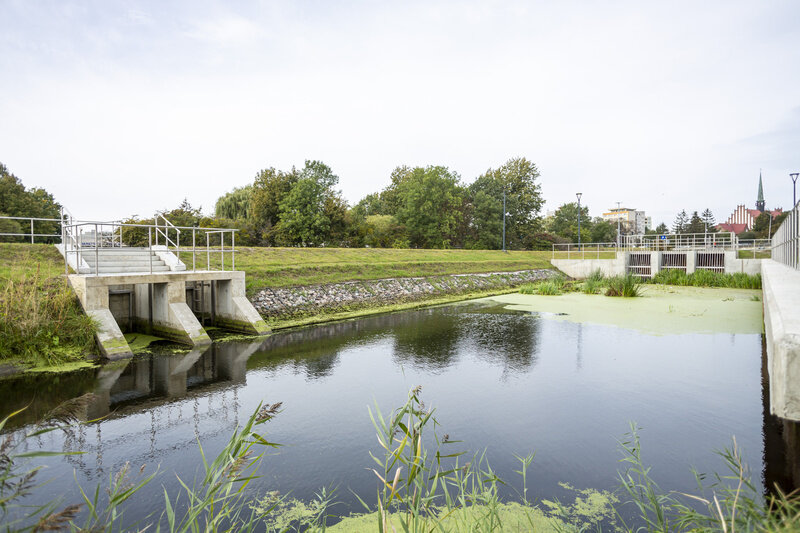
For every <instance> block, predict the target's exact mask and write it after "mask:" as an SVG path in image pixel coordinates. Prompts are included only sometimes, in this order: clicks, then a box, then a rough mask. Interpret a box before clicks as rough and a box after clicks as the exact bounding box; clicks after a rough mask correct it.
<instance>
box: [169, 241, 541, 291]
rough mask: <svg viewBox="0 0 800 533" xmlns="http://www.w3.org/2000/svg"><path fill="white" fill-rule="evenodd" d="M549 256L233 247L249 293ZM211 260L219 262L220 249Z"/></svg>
mask: <svg viewBox="0 0 800 533" xmlns="http://www.w3.org/2000/svg"><path fill="white" fill-rule="evenodd" d="M551 255H552V253H551V252H549V251H536V252H528V251H513V252H507V253H503V252H502V251H500V250H395V249H390V248H252V247H242V248H237V252H236V268H237V269H239V270H244V271H245V272H246V273H247V292H248V294H251V295H252V294H253V293H255V292H257V291H259V290H261V289H265V288H280V287H294V286H301V285H319V284H325V283H340V282H343V281H362V280H372V279H384V278H400V277H403V278H405V277H424V276H443V275H448V274H474V273H479V272H513V271H517V270H528V269H535V268H553V266H552V265H551V264H550V257H551ZM181 259H182V260H183V261H184V262H187V264H190V263H191V256H189V257H186V256H184V255H183V254H181ZM200 259H201V257H200V256H199V255H198V259H197V260H198V261H200ZM202 260H203V261H205V257H202ZM214 261H217V262H219V255H218V254H217V256H216V257H212V264H213V263H214ZM226 261H230V257H226ZM198 265H200V263H198Z"/></svg>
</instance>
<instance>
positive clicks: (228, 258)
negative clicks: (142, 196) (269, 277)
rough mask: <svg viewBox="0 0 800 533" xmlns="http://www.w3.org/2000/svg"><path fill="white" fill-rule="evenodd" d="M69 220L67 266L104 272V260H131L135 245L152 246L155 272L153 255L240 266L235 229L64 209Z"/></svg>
mask: <svg viewBox="0 0 800 533" xmlns="http://www.w3.org/2000/svg"><path fill="white" fill-rule="evenodd" d="M161 218H162V219H163V216H162V217H161ZM64 220H65V222H64V224H63V226H62V228H63V231H62V236H61V241H62V246H63V252H64V269H65V272H68V270H69V267H70V266H71V267H72V268H73V270H75V271H76V272H79V273H81V274H94V275H100V274H101V273H102V272H101V271H100V269H101V268H102V266H103V265H102V264H101V263H102V262H103V261H111V262H112V263H114V264H115V265H116V264H117V263H119V262H124V261H126V260H129V259H130V255H131V253H132V249H133V248H139V249H145V250H147V252H148V253H147V258H148V259H147V261H148V268H147V271H148V272H149V273H153V272H154V268H153V267H154V265H153V256H154V255H156V257H157V259H156V260H158V258H160V259H161V260H163V261H165V263H166V264H167V266H169V267H170V270H176V269H177V270H184V269H185V270H189V271H198V270H223V271H225V270H236V237H235V235H236V231H238V230H236V229H229V228H201V227H180V226H175V225H173V224H171V223H169V221H168V220H166V219H163V220H158V219H157V223H154V224H131V223H124V222H102V221H75V220H74V219H73V218H72V217H71V216H69V215H65V217H64ZM165 222H166V223H165ZM162 252H170V253H171V254H165V253H162ZM126 256H127V257H126ZM203 256H205V257H203ZM173 257H174V259H172V258H173ZM101 259H102V260H103V261H101ZM115 259H119V261H115ZM203 259H205V261H203ZM167 261H173V262H174V264H169V263H167ZM203 267H205V268H203ZM228 267H229V268H228ZM120 271H123V270H122V269H121V270H120Z"/></svg>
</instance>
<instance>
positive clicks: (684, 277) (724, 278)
mask: <svg viewBox="0 0 800 533" xmlns="http://www.w3.org/2000/svg"><path fill="white" fill-rule="evenodd" d="M650 283H659V284H662V285H680V286H684V287H689V286H691V287H726V288H729V289H760V288H761V274H755V275H752V276H751V275H749V274H745V273H743V272H735V273H733V274H725V273H723V272H714V271H713V270H705V269H698V270H695V271H694V273H692V274H686V272H684V271H683V270H678V269H664V270H661V271H659V272H658V273H657V274H656V275H655V276H653V277H652V278H651V279H650Z"/></svg>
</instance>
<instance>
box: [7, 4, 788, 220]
mask: <svg viewBox="0 0 800 533" xmlns="http://www.w3.org/2000/svg"><path fill="white" fill-rule="evenodd" d="M798 21H800V2H798V1H796V0H787V1H768V0H764V1H752V0H748V1H741V2H737V1H719V2H715V1H703V2H698V1H696V0H691V1H669V2H665V1H658V2H644V1H641V0H636V1H630V2H623V1H620V2H614V1H608V2H605V1H603V2H600V1H583V2H579V1H564V0H559V1H557V2H555V1H548V2H545V1H541V2H533V1H530V2H522V1H521V2H514V1H498V2H490V1H475V2H436V1H431V0H425V1H419V2H416V1H403V2H396V1H395V2H329V1H318V2H317V1H306V2H303V1H293V2H290V1H285V2H213V1H203V0H193V1H191V2H188V1H187V2H162V1H153V2H136V1H125V2H122V1H119V2H114V1H106V0H97V1H95V2H69V1H63V0H57V1H56V0H54V1H51V2H46V1H34V0H18V1H17V0H0V74H1V76H0V80H1V81H0V162H3V163H5V165H6V166H7V167H8V168H9V170H11V171H12V172H13V173H14V174H16V175H17V176H18V177H20V178H21V179H22V180H23V183H24V184H25V185H26V186H30V187H33V186H38V187H44V188H46V189H47V190H48V191H50V192H52V193H53V194H54V195H55V196H56V198H57V200H59V201H60V202H61V203H63V204H64V205H65V206H66V207H68V208H69V209H70V210H71V211H72V212H73V213H74V214H75V216H77V217H78V218H83V219H112V218H113V219H116V218H120V217H123V216H128V215H133V214H137V215H140V216H150V215H152V214H153V212H154V211H156V210H160V209H167V208H173V207H176V206H177V205H178V203H179V202H180V201H181V200H182V199H183V198H184V197H186V198H188V199H189V201H190V202H191V203H192V204H194V205H201V206H202V207H203V209H204V210H205V211H207V212H210V211H212V210H213V205H214V202H215V201H216V199H217V198H218V197H219V196H220V195H222V194H223V193H225V192H226V191H229V190H231V189H232V188H233V187H236V186H242V185H246V184H248V183H250V182H252V179H253V177H254V175H255V174H256V172H257V171H258V170H259V169H262V168H266V167H276V168H281V169H288V168H290V167H291V166H292V165H296V166H302V165H303V161H304V160H305V159H320V160H322V161H324V162H325V163H327V164H328V165H330V166H331V167H332V168H333V170H334V172H336V174H338V175H339V177H340V182H339V186H340V188H341V190H342V193H343V195H344V196H345V198H347V200H348V201H350V202H351V203H355V202H357V201H358V200H359V199H360V198H361V197H363V196H364V195H366V194H368V193H370V192H375V191H378V190H380V189H382V188H383V187H385V186H386V185H387V184H388V182H389V174H390V172H391V170H392V169H393V168H394V167H396V166H398V165H402V164H405V165H412V166H416V165H423V166H424V165H433V164H435V165H445V166H447V167H449V168H450V169H452V170H455V171H456V172H458V173H459V174H460V175H461V177H462V179H463V180H464V181H465V182H467V183H469V182H471V181H472V180H474V179H475V178H476V177H477V176H478V175H479V174H481V173H482V172H484V171H485V170H486V169H487V168H489V167H497V166H499V165H501V164H503V162H505V161H506V160H507V159H509V158H511V157H515V156H524V157H527V158H529V159H530V160H532V161H534V162H535V163H536V164H537V165H538V167H539V170H540V172H541V185H542V191H543V194H544V197H545V199H546V201H547V204H546V206H545V209H546V210H551V209H555V208H557V207H558V206H559V205H560V204H562V203H565V202H570V201H574V199H575V193H576V192H579V191H580V192H582V193H583V202H584V203H585V204H587V205H589V207H590V210H591V213H592V215H599V214H600V213H601V212H602V211H604V210H606V209H608V208H610V207H612V206H614V205H615V202H616V201H621V202H623V204H624V205H625V206H630V207H635V208H638V209H643V210H645V211H646V212H647V213H648V214H649V215H652V216H653V220H654V222H655V223H658V222H660V221H665V222H667V223H671V222H672V220H673V219H674V216H675V213H676V212H677V211H678V210H680V209H686V210H687V211H689V212H691V211H693V210H702V209H704V208H706V207H709V208H711V209H712V210H713V211H714V213H715V215H716V217H717V220H718V221H723V220H724V219H725V218H726V217H727V216H728V214H729V213H730V212H731V211H732V210H733V208H734V207H735V206H736V205H737V204H739V203H746V204H747V205H748V206H749V207H755V198H756V191H757V185H758V173H759V169H760V168H763V175H764V192H765V196H766V201H767V206H768V207H789V206H790V204H791V193H792V189H791V180H790V178H789V176H788V173H789V172H792V171H800V68H799V67H800V24H798Z"/></svg>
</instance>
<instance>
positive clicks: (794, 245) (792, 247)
mask: <svg viewBox="0 0 800 533" xmlns="http://www.w3.org/2000/svg"><path fill="white" fill-rule="evenodd" d="M798 209H800V202H798V203H797V204H796V205H795V206H794V208H792V210H791V211H789V214H788V215H787V216H786V218H785V219H784V220H783V222H781V225H780V227H779V228H778V230H777V231H776V232H775V234H774V235H773V236H772V242H771V243H770V245H771V248H772V258H773V259H774V260H776V261H778V262H780V263H783V264H784V265H786V266H789V267H791V268H795V269H800V211H798Z"/></svg>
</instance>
